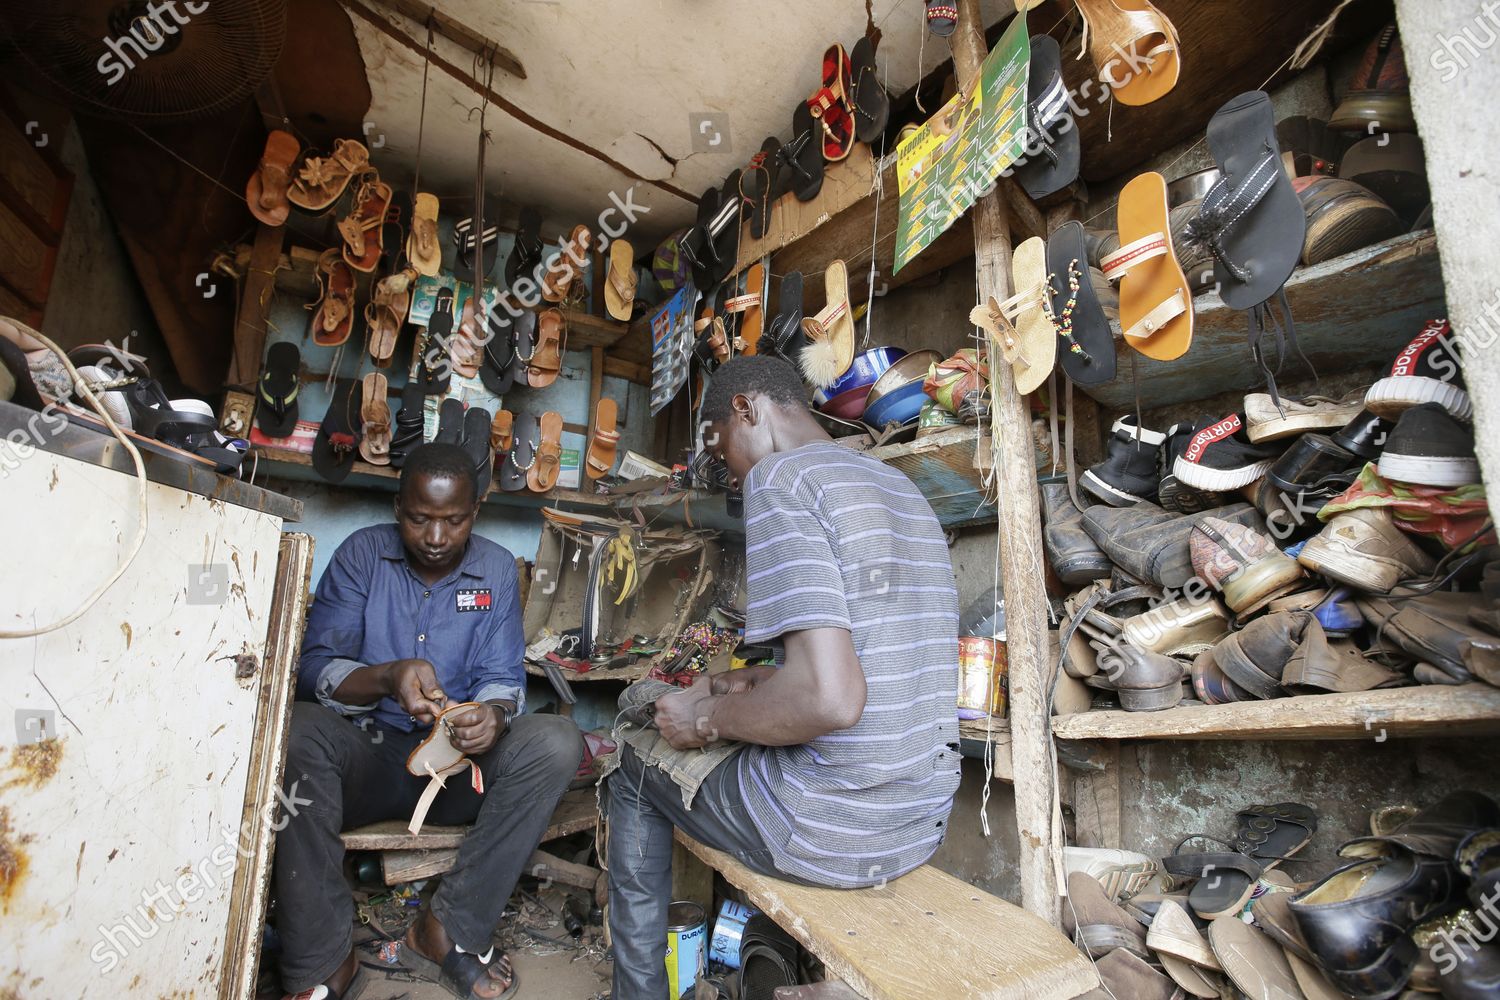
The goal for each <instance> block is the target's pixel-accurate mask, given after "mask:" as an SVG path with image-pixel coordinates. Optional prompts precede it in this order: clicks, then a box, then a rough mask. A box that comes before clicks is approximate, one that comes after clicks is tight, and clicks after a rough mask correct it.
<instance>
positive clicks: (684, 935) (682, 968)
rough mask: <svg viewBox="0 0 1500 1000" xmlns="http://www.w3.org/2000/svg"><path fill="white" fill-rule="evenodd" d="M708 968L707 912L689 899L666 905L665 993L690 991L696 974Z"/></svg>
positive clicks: (676, 998) (674, 997)
mask: <svg viewBox="0 0 1500 1000" xmlns="http://www.w3.org/2000/svg"><path fill="white" fill-rule="evenodd" d="M707 968H708V915H707V914H706V913H704V912H703V907H701V906H699V905H698V904H697V903H694V902H691V901H689V900H677V901H676V902H674V903H672V905H671V906H669V907H668V908H667V996H668V997H670V998H671V1000H681V997H683V996H688V997H691V996H692V995H693V991H694V990H695V989H697V986H698V977H699V976H700V975H702V974H703V971H704V970H705V969H707Z"/></svg>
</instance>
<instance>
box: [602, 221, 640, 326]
mask: <svg viewBox="0 0 1500 1000" xmlns="http://www.w3.org/2000/svg"><path fill="white" fill-rule="evenodd" d="M639 280H640V279H639V277H638V276H637V275H636V273H635V248H634V247H632V246H631V245H630V244H629V243H627V242H626V241H625V240H622V239H616V240H611V241H610V244H609V268H608V274H607V275H606V277H605V281H604V308H605V309H606V310H607V311H608V312H609V314H610V315H611V316H613V317H614V318H615V319H617V320H619V321H620V322H621V323H626V322H629V320H630V312H631V310H632V309H633V308H634V307H635V293H636V285H637V284H638V283H639Z"/></svg>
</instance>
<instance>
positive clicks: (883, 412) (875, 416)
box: [863, 379, 927, 428]
mask: <svg viewBox="0 0 1500 1000" xmlns="http://www.w3.org/2000/svg"><path fill="white" fill-rule="evenodd" d="M871 395H872V396H873V395H874V393H873V392H872V393H871ZM925 402H927V393H925V392H923V391H922V380H921V379H918V380H916V381H914V382H907V383H906V384H904V385H900V386H897V387H896V388H895V389H892V390H891V391H890V392H888V393H886V394H885V395H884V396H882V397H881V398H880V399H878V400H876V401H875V402H873V403H871V402H868V401H867V402H866V403H865V415H864V418H863V419H864V422H865V423H867V424H869V425H870V426H871V427H877V428H878V427H884V426H885V425H887V424H891V423H896V424H904V423H907V422H908V421H911V420H915V419H917V415H918V414H920V413H921V412H922V404H923V403H925Z"/></svg>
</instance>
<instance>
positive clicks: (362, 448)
mask: <svg viewBox="0 0 1500 1000" xmlns="http://www.w3.org/2000/svg"><path fill="white" fill-rule="evenodd" d="M389 392H390V385H389V383H388V382H386V378H385V376H384V375H382V374H380V373H379V372H370V373H369V374H368V375H366V376H365V377H364V385H363V387H362V395H361V397H360V405H359V416H360V420H361V421H362V422H363V425H364V426H363V428H362V430H361V432H360V439H359V457H360V458H363V459H364V460H365V461H366V462H369V463H370V464H371V465H390V464H391V404H390V401H389V400H388V399H387V395H388V394H389Z"/></svg>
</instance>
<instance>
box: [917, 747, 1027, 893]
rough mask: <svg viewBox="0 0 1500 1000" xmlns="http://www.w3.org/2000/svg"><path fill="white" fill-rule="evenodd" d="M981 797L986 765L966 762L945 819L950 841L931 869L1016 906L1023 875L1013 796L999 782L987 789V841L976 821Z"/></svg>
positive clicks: (1007, 787) (978, 761) (971, 761)
mask: <svg viewBox="0 0 1500 1000" xmlns="http://www.w3.org/2000/svg"><path fill="white" fill-rule="evenodd" d="M983 792H984V762H983V761H980V760H965V761H964V765H963V777H962V779H961V780H960V782H959V786H958V795H957V797H956V798H955V800H954V803H953V812H952V814H951V815H950V816H949V817H948V835H947V837H946V838H944V840H943V846H941V847H939V848H938V851H937V853H936V854H935V855H933V857H932V862H931V863H932V864H933V865H935V866H936V867H938V868H941V869H942V870H943V871H945V872H948V873H949V874H950V875H953V876H955V877H957V878H961V879H963V880H964V881H965V882H968V883H970V884H971V885H975V886H978V887H979V888H981V889H983V890H984V891H985V892H988V893H993V894H994V895H996V896H999V897H1000V898H1001V899H1006V900H1009V901H1010V902H1012V903H1015V904H1016V905H1018V906H1019V905H1020V903H1021V872H1020V868H1019V867H1017V863H1016V859H1017V857H1018V856H1019V854H1020V842H1019V841H1018V840H1017V838H1016V796H1015V792H1014V790H1013V789H1012V788H1011V786H1010V785H1007V784H1004V783H1002V782H998V781H997V782H995V783H993V784H992V785H991V786H990V801H989V805H988V807H987V808H986V810H985V812H986V814H987V815H988V817H989V823H990V835H989V836H988V837H986V836H985V835H984V829H983V827H982V826H981V825H980V819H979V811H980V803H981V800H982V797H983Z"/></svg>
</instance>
